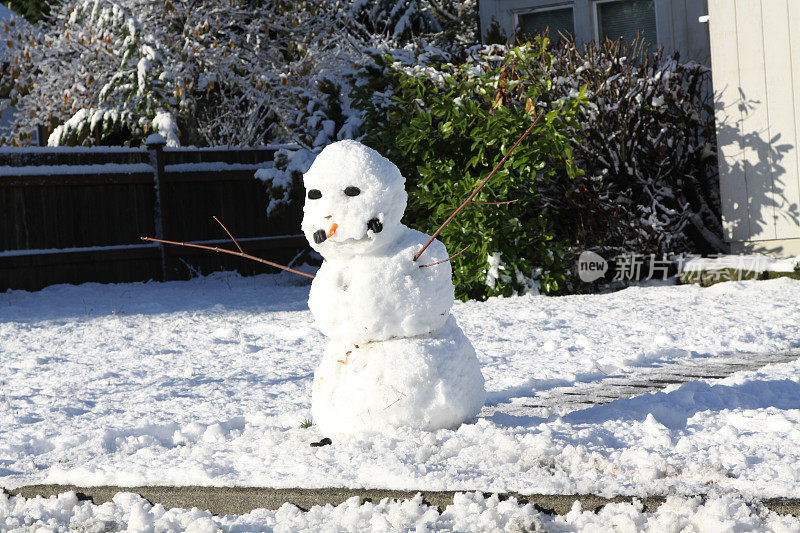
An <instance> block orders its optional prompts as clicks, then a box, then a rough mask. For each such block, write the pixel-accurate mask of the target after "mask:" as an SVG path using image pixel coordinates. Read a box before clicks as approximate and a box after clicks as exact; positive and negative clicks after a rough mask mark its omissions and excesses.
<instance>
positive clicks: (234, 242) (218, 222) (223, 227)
mask: <svg viewBox="0 0 800 533" xmlns="http://www.w3.org/2000/svg"><path fill="white" fill-rule="evenodd" d="M213 218H214V220H216V221H217V224H219V225H220V226H222V229H224V230H225V233H227V234H228V237H230V238H231V240H232V241H233V244H235V245H236V247H237V248H238V249H239V251H240V252H242V253H244V250H242V247H241V246H239V243H238V242H236V239H234V238H233V235H231V232H230V231H228V228H226V227H225V224H223V223H222V222H220V220H219V219H218V218H217V217H216V215H215V216H214V217H213Z"/></svg>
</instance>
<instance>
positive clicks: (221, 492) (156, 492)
mask: <svg viewBox="0 0 800 533" xmlns="http://www.w3.org/2000/svg"><path fill="white" fill-rule="evenodd" d="M3 490H4V491H5V492H7V493H8V494H10V495H11V496H22V497H24V498H34V497H36V496H42V497H44V498H47V497H50V496H54V495H57V494H59V493H62V492H68V491H74V492H75V493H76V494H78V497H79V498H81V499H86V500H91V501H92V502H93V503H94V504H96V505H100V504H103V503H105V502H108V501H111V499H112V498H113V497H114V495H115V494H116V493H118V492H133V493H136V494H139V495H140V496H141V497H142V498H145V499H146V500H148V501H149V502H150V503H152V504H156V503H160V504H161V505H163V506H164V507H165V508H167V509H170V508H173V507H180V508H184V509H191V508H193V507H197V508H199V509H204V510H207V511H210V512H211V513H213V514H215V515H226V514H236V515H242V514H246V513H248V512H250V511H252V510H253V509H260V508H263V509H277V508H279V507H280V506H281V505H283V504H284V503H291V504H293V505H296V506H297V507H299V508H300V509H303V510H308V509H310V508H311V507H313V506H315V505H326V504H330V505H334V506H335V505H339V504H340V503H342V502H344V501H345V500H347V499H349V498H352V497H353V496H358V497H359V498H360V499H361V501H362V502H364V501H372V502H378V501H380V500H382V499H383V498H393V499H398V500H403V499H410V498H413V497H414V496H415V495H416V494H417V493H418V492H419V493H421V494H422V496H423V499H424V501H425V502H426V503H428V504H429V505H432V506H436V507H438V509H439V512H442V511H443V510H444V509H445V507H447V506H448V505H451V504H452V503H453V495H454V494H456V493H457V492H469V491H404V490H383V489H345V488H324V489H271V488H262V487H198V486H186V487H171V486H149V487H113V486H99V487H78V486H75V485H28V486H25V487H19V488H16V489H11V490H6V489H3ZM489 494H491V493H484V495H487V496H488V495H489ZM498 496H499V497H500V499H501V500H504V499H507V498H510V497H515V498H517V500H518V501H520V503H532V504H533V505H534V506H535V507H536V508H537V509H538V510H539V511H541V512H545V513H549V514H566V513H568V512H569V511H570V509H572V505H573V503H574V502H575V501H579V502H581V507H582V508H583V509H584V510H591V511H593V512H597V511H598V510H599V509H600V508H602V507H603V506H604V505H606V504H609V503H630V502H632V501H633V500H639V501H641V502H642V504H643V506H644V510H645V511H648V512H652V511H655V510H656V509H657V508H658V507H659V506H660V505H661V504H662V503H664V500H665V499H664V497H663V496H651V497H646V498H640V497H636V496H617V497H614V498H603V497H601V496H595V495H592V494H570V495H558V494H531V495H521V494H517V493H499V494H498ZM761 503H762V504H763V505H764V506H765V507H766V508H767V509H770V510H771V511H774V512H776V513H778V514H791V515H795V516H800V499H796V498H770V499H766V500H761Z"/></svg>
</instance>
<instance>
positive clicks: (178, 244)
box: [141, 237, 314, 279]
mask: <svg viewBox="0 0 800 533" xmlns="http://www.w3.org/2000/svg"><path fill="white" fill-rule="evenodd" d="M232 238H233V237H231V239H232ZM141 239H142V240H143V241H149V242H160V243H163V244H174V245H175V246H187V247H189V248H200V249H201V250H210V251H212V252H219V253H223V254H230V255H235V256H237V257H243V258H245V259H250V260H252V261H258V262H259V263H264V264H265V265H269V266H272V267H275V268H280V269H281V270H286V271H287V272H291V273H293V274H299V275H301V276H305V277H307V278H311V279H314V274H309V273H307V272H303V271H301V270H296V269H294V268H291V267H287V266H285V265H281V264H278V263H273V262H272V261H267V260H266V259H261V258H260V257H256V256H254V255H250V254H246V253H244V252H236V251H234V250H226V249H225V248H217V247H216V246H204V245H202V244H190V243H187V242H176V241H165V240H163V239H153V238H152V237H141ZM234 242H236V241H234ZM237 246H238V244H237Z"/></svg>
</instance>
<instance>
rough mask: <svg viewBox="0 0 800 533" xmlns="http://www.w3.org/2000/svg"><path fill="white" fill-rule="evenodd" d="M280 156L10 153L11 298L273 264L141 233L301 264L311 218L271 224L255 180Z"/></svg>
mask: <svg viewBox="0 0 800 533" xmlns="http://www.w3.org/2000/svg"><path fill="white" fill-rule="evenodd" d="M273 155H274V149H271V148H252V149H191V148H181V149H170V148H164V147H163V145H158V144H155V145H149V146H147V147H143V148H120V147H113V148H106V147H103V148H91V149H89V148H26V149H12V148H6V149H0V291H5V290H7V289H26V290H37V289H40V288H42V287H45V286H47V285H51V284H54V283H84V282H89V281H96V282H103V283H118V282H130V281H146V280H151V279H152V280H176V279H187V278H189V277H190V276H192V275H195V274H198V273H203V274H205V273H208V272H211V271H214V270H219V269H221V268H226V269H236V270H238V271H239V272H241V273H243V274H252V273H258V272H267V271H270V269H269V267H266V266H265V265H260V264H257V263H251V262H248V261H245V260H243V259H239V258H236V257H229V256H226V255H223V254H215V253H213V252H205V251H200V250H193V249H188V248H183V247H172V246H161V245H156V244H148V243H144V242H143V241H141V240H140V237H141V236H151V237H161V238H164V239H169V240H174V241H181V242H203V243H204V244H210V245H212V246H220V245H224V246H232V245H230V242H229V240H228V239H227V236H226V235H225V233H224V232H223V230H222V229H221V228H220V227H219V226H218V225H217V224H216V222H214V221H213V219H212V216H215V215H216V216H218V217H219V218H220V219H221V220H222V221H223V222H224V223H225V225H226V226H227V227H228V228H229V229H230V230H231V232H232V233H233V234H234V235H235V236H236V237H237V239H238V240H239V241H240V244H242V246H243V248H244V249H245V251H246V252H248V253H251V254H254V255H259V256H261V257H265V258H269V259H273V260H275V261H277V262H289V261H290V260H291V259H292V258H293V257H295V256H296V255H297V253H298V252H300V251H302V250H303V249H306V247H307V243H306V241H305V239H304V238H303V236H302V235H301V234H300V219H301V216H302V214H301V211H300V209H298V208H293V209H291V210H290V211H289V212H288V213H286V214H284V215H283V216H281V217H280V218H268V217H267V214H266V208H267V195H266V188H265V186H264V184H263V183H262V182H260V181H259V180H256V179H255V178H254V174H255V171H256V170H257V169H258V168H263V167H267V166H270V165H271V164H272V159H273Z"/></svg>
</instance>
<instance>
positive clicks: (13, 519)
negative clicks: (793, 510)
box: [0, 492, 800, 533]
mask: <svg viewBox="0 0 800 533" xmlns="http://www.w3.org/2000/svg"><path fill="white" fill-rule="evenodd" d="M0 528H2V529H3V530H4V531H9V532H12V531H34V530H40V528H43V529H46V530H47V531H58V532H65V533H67V532H70V531H76V530H79V531H117V530H126V531H161V532H172V531H192V532H195V533H204V532H209V533H212V532H217V531H220V530H221V531H375V532H379V531H410V530H416V531H519V532H522V531H552V532H572V531H576V532H577V531H605V530H608V529H609V528H613V529H614V530H615V531H642V532H654V533H661V532H663V531H734V530H735V531H800V519H798V518H797V517H794V516H790V515H787V516H781V515H778V514H776V513H774V512H772V511H769V510H768V509H766V508H764V507H763V506H761V505H759V504H758V503H750V502H747V501H745V500H743V499H741V498H739V497H736V496H733V495H726V494H712V495H710V496H708V497H707V498H701V497H694V498H682V497H677V496H674V497H670V498H668V499H667V501H666V502H665V503H663V504H662V505H661V506H660V507H659V508H658V509H657V510H656V511H655V512H644V511H643V506H642V504H641V503H640V502H639V501H634V502H633V503H610V504H608V505H606V506H604V507H603V508H602V509H601V510H600V511H599V512H597V513H593V512H591V511H584V510H583V509H582V508H581V505H580V503H579V502H575V504H573V507H572V510H571V511H570V512H569V513H567V514H566V515H563V516H558V515H555V516H554V515H548V514H544V513H541V512H539V511H537V510H536V509H535V508H534V506H533V505H532V504H521V503H519V502H517V500H516V499H514V498H511V499H508V500H505V501H500V500H499V499H498V497H497V496H495V495H493V496H490V497H488V498H486V497H484V496H483V495H482V494H480V493H477V492H475V493H461V494H456V495H455V497H454V498H453V504H452V505H448V506H447V508H446V509H445V510H444V511H443V512H442V514H441V515H440V514H439V512H438V511H437V510H436V508H435V507H430V506H428V505H426V504H425V503H423V501H422V496H420V495H417V496H416V497H414V498H413V499H410V500H400V501H398V500H389V499H386V498H385V499H383V500H381V501H380V502H377V503H371V502H366V503H364V504H361V503H360V502H359V499H358V498H357V497H353V498H350V499H349V500H347V501H345V502H344V503H342V504H340V505H337V506H335V507H334V506H332V505H325V506H318V505H316V506H314V507H312V508H311V509H309V510H308V511H307V512H304V511H301V510H300V509H298V508H297V507H295V506H293V505H291V504H288V503H286V504H284V505H283V506H281V507H280V508H279V509H277V510H274V511H271V510H267V509H255V510H253V511H251V512H250V513H247V514H244V515H241V516H237V515H226V516H215V515H212V514H211V513H209V512H207V511H202V510H200V509H197V508H193V509H179V508H173V509H169V510H167V509H165V508H164V507H163V506H162V505H160V504H156V505H151V504H150V503H149V502H148V501H147V500H144V499H142V498H141V497H139V496H138V495H136V494H131V493H117V494H116V495H115V496H114V498H113V501H111V502H107V503H104V504H102V505H94V504H92V503H91V502H88V501H79V500H78V498H77V497H76V495H75V493H73V492H66V493H63V494H59V495H58V496H57V497H56V496H53V497H50V498H48V499H44V498H39V497H37V498H32V499H30V500H25V499H23V498H18V497H12V498H9V497H8V496H7V495H5V494H2V493H0Z"/></svg>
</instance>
